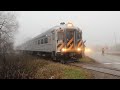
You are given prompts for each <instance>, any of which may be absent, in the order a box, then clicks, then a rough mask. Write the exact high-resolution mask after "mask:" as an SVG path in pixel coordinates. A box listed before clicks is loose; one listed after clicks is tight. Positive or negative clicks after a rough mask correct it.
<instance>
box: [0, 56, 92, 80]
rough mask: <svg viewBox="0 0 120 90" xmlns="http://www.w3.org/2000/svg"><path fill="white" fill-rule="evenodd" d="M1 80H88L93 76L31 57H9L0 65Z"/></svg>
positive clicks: (84, 71)
mask: <svg viewBox="0 0 120 90" xmlns="http://www.w3.org/2000/svg"><path fill="white" fill-rule="evenodd" d="M0 66H1V67H0V78H1V79H86V78H91V74H90V73H89V72H87V71H86V70H84V69H78V68H76V67H71V66H66V65H63V64H60V63H55V62H52V61H47V60H44V59H41V58H38V57H35V56H30V55H22V54H21V55H10V56H7V61H6V63H5V64H3V63H0Z"/></svg>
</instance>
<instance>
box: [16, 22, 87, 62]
mask: <svg viewBox="0 0 120 90" xmlns="http://www.w3.org/2000/svg"><path fill="white" fill-rule="evenodd" d="M84 43H85V42H83V39H82V30H81V29H80V28H78V27H76V26H74V25H73V24H72V23H67V24H65V23H64V22H62V23H60V25H59V26H55V27H53V28H51V29H49V30H47V31H46V32H44V33H42V34H40V35H38V36H37V37H35V38H33V39H31V40H29V41H27V42H25V43H24V44H22V45H20V46H19V47H18V50H20V51H23V52H27V53H31V54H36V55H40V56H41V55H45V56H51V57H52V58H53V60H59V61H63V60H67V59H79V58H82V56H83V55H84V50H85V44H84Z"/></svg>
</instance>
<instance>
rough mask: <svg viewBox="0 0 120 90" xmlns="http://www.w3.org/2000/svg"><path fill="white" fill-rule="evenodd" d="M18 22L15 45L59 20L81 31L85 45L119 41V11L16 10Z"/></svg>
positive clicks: (110, 43)
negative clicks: (70, 23)
mask: <svg viewBox="0 0 120 90" xmlns="http://www.w3.org/2000/svg"><path fill="white" fill-rule="evenodd" d="M17 13H18V14H19V16H18V20H19V23H20V28H19V32H18V33H17V35H16V43H15V45H19V44H21V43H22V42H24V41H25V40H27V39H29V38H32V37H34V36H36V35H39V34H40V33H42V32H44V31H46V30H47V29H49V28H51V27H53V26H56V25H59V23H60V22H65V23H66V22H68V21H71V22H73V24H74V25H75V26H78V27H80V28H81V29H82V31H83V39H84V40H86V45H87V46H90V45H114V43H115V37H114V33H115V35H116V40H117V43H120V11H17Z"/></svg>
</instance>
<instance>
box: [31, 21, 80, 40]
mask: <svg viewBox="0 0 120 90" xmlns="http://www.w3.org/2000/svg"><path fill="white" fill-rule="evenodd" d="M68 25H71V26H70V27H71V28H72V29H79V28H78V27H76V26H74V25H73V24H72V23H67V24H65V23H63V22H62V23H60V25H56V26H54V27H52V28H50V29H48V30H46V31H45V32H43V33H41V34H39V35H37V36H36V37H34V38H32V39H36V38H38V37H40V36H42V35H43V34H44V33H46V32H51V31H53V30H56V29H59V28H61V29H66V28H69V26H68ZM79 30H80V29H79ZM80 31H81V30H80Z"/></svg>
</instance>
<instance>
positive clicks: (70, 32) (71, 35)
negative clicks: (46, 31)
mask: <svg viewBox="0 0 120 90" xmlns="http://www.w3.org/2000/svg"><path fill="white" fill-rule="evenodd" d="M72 38H74V30H70V29H68V30H66V39H67V42H68V41H69V40H70V39H72Z"/></svg>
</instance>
